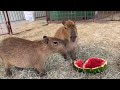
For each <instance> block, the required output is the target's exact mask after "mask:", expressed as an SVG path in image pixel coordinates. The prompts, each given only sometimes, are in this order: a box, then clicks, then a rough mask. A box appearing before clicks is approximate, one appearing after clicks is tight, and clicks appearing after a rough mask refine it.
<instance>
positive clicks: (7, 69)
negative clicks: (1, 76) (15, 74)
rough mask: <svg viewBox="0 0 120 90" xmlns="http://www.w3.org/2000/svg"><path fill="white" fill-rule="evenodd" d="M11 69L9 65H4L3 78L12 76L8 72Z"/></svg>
mask: <svg viewBox="0 0 120 90" xmlns="http://www.w3.org/2000/svg"><path fill="white" fill-rule="evenodd" d="M10 69H11V65H10V64H8V63H6V64H5V76H11V75H12V72H11V71H10Z"/></svg>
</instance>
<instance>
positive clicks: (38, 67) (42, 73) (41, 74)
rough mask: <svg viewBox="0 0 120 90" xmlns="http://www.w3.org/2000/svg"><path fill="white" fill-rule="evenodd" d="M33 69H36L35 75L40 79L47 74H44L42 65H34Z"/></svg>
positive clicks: (44, 70)
mask: <svg viewBox="0 0 120 90" xmlns="http://www.w3.org/2000/svg"><path fill="white" fill-rule="evenodd" d="M35 68H36V69H35V71H36V73H37V74H39V75H40V77H42V76H44V75H46V74H47V73H46V69H45V68H44V66H43V65H36V67H35Z"/></svg>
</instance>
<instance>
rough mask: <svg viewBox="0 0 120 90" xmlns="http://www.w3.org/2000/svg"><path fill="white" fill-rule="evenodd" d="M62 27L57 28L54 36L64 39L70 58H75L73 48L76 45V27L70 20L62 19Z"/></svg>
mask: <svg viewBox="0 0 120 90" xmlns="http://www.w3.org/2000/svg"><path fill="white" fill-rule="evenodd" d="M62 24H63V25H64V26H63V27H61V28H59V29H58V30H57V32H56V33H55V36H54V37H56V38H59V39H62V40H64V41H66V48H67V51H68V52H70V53H71V55H70V56H71V58H72V59H73V60H75V59H76V53H75V48H76V46H77V35H78V33H77V28H76V25H75V22H74V21H72V20H67V21H62Z"/></svg>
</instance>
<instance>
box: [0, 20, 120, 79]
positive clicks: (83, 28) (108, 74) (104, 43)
mask: <svg viewBox="0 0 120 90" xmlns="http://www.w3.org/2000/svg"><path fill="white" fill-rule="evenodd" d="M44 24H45V21H44V20H38V21H35V22H32V23H29V24H28V25H24V27H23V26H22V27H21V28H18V29H19V30H23V29H24V30H27V29H31V30H30V31H25V32H21V33H19V34H16V35H13V37H20V38H25V39H28V40H39V39H42V37H43V35H48V36H53V35H54V33H55V31H56V30H57V29H58V28H59V27H60V26H62V24H56V23H51V24H49V25H48V26H45V25H44ZM77 28H78V35H79V36H78V37H79V44H78V47H77V51H76V52H77V58H80V59H83V60H86V59H88V58H90V57H98V58H103V59H105V60H107V61H108V69H107V70H106V71H104V72H102V73H98V74H95V75H93V74H84V73H78V72H76V71H75V70H74V69H73V67H72V65H71V60H68V61H65V60H64V59H63V57H62V56H61V55H60V54H54V55H52V56H51V57H49V58H48V62H47V63H46V68H47V70H48V72H47V75H46V76H44V77H39V76H38V75H36V74H35V72H34V71H33V70H22V71H18V70H16V69H15V68H12V72H13V73H14V74H13V76H12V77H4V76H3V72H4V69H3V66H1V65H0V66H1V67H0V72H1V73H2V74H1V73H0V78H8V79H9V78H13V79H15V78H17V79H34V78H36V79H118V78H120V65H118V64H120V22H119V21H115V22H110V21H109V22H105V23H101V22H87V23H86V22H77ZM16 31H17V30H16ZM7 37H11V36H9V35H4V36H0V41H2V40H3V39H4V38H7Z"/></svg>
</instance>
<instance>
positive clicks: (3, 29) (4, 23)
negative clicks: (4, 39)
mask: <svg viewBox="0 0 120 90" xmlns="http://www.w3.org/2000/svg"><path fill="white" fill-rule="evenodd" d="M45 16H46V12H45V11H35V18H42V17H45ZM23 20H25V16H24V13H23V11H0V35H2V34H13V33H14V26H16V24H15V23H16V22H15V21H23ZM13 21H14V22H13ZM26 22H27V21H26ZM17 23H18V22H17ZM28 23H30V22H28ZM13 24H14V25H13ZM20 25H22V24H20V23H19V25H18V26H20ZM15 28H16V27H15Z"/></svg>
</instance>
